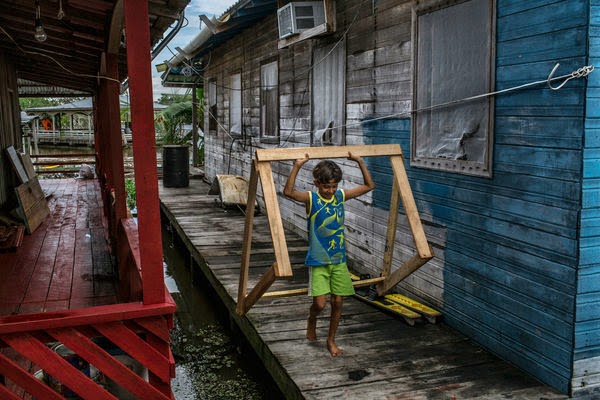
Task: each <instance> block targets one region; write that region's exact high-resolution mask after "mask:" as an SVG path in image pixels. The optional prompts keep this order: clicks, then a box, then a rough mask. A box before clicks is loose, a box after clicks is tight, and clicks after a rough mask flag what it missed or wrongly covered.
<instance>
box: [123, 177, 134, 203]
mask: <svg viewBox="0 0 600 400" xmlns="http://www.w3.org/2000/svg"><path fill="white" fill-rule="evenodd" d="M125 192H127V197H126V199H125V201H126V202H127V207H129V209H130V210H134V209H135V208H136V198H135V181H134V180H133V179H131V178H127V179H125Z"/></svg>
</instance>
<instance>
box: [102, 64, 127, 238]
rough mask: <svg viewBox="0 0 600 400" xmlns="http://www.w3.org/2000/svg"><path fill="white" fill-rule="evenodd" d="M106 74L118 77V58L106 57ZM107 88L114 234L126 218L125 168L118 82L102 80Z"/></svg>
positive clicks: (105, 114) (107, 131)
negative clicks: (120, 222)
mask: <svg viewBox="0 0 600 400" xmlns="http://www.w3.org/2000/svg"><path fill="white" fill-rule="evenodd" d="M106 72H107V74H108V76H110V77H111V78H113V79H115V80H116V79H118V77H119V67H118V56H117V55H116V54H107V55H106ZM104 81H105V85H106V86H107V90H106V95H107V98H106V104H107V106H108V107H107V110H105V111H104V112H103V115H104V118H105V119H106V120H107V121H106V128H107V130H106V134H107V142H108V148H109V152H108V153H109V154H107V156H108V165H107V168H109V169H110V174H111V176H112V179H111V186H112V188H113V189H114V191H115V204H114V209H115V219H116V221H114V222H115V232H116V224H117V222H118V221H119V220H121V219H122V218H125V217H127V202H126V198H127V194H126V193H125V167H124V166H123V151H122V146H121V142H122V141H121V112H120V105H121V102H120V101H119V91H120V86H121V85H120V84H119V82H118V81H109V80H106V79H105V80H104Z"/></svg>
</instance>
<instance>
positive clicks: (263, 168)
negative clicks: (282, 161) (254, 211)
mask: <svg viewBox="0 0 600 400" xmlns="http://www.w3.org/2000/svg"><path fill="white" fill-rule="evenodd" d="M257 168H258V174H259V176H260V182H261V184H262V189H263V196H264V198H265V209H266V212H267V219H268V220H269V227H270V231H271V239H272V241H273V250H274V251H275V260H276V261H277V262H276V263H275V264H276V268H275V276H276V277H278V278H281V277H289V276H292V266H291V264H290V256H289V254H288V250H287V243H286V242H285V231H284V229H283V223H282V222H281V212H280V211H279V202H278V201H277V191H276V190H275V183H274V182H273V173H272V171H271V164H270V163H265V162H259V163H257Z"/></svg>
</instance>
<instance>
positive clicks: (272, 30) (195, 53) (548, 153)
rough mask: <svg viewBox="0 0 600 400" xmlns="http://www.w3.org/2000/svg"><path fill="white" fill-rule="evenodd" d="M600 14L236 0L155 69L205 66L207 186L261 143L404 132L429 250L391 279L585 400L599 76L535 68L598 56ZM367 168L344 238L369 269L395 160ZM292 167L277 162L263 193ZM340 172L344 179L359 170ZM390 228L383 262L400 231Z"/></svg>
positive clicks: (531, 7)
mask: <svg viewBox="0 0 600 400" xmlns="http://www.w3.org/2000/svg"><path fill="white" fill-rule="evenodd" d="M277 4H279V5H280V10H281V11H280V13H279V20H278V10H277ZM297 7H299V8H297ZM302 7H304V8H302ZM284 8H285V10H284ZM302 15H304V17H302ZM599 17H600V5H599V4H598V3H597V2H596V1H584V0H576V1H536V2H525V1H509V2H506V1H495V0H467V1H454V0H452V1H445V0H444V1H438V0H427V1H403V2H397V1H387V0H384V1H376V2H371V1H362V0H350V1H343V2H342V1H337V2H336V1H334V0H324V2H321V1H317V2H309V3H293V2H292V3H291V4H285V5H282V4H281V3H276V2H275V1H259V2H247V1H240V2H238V3H237V4H236V5H234V6H232V7H231V9H229V10H228V11H227V12H226V13H225V14H223V16H222V17H221V18H219V19H215V20H212V21H208V22H209V24H208V25H207V26H206V27H205V28H204V30H203V31H202V32H201V33H200V34H199V35H198V37H196V38H195V39H194V40H192V41H191V42H190V44H189V45H188V46H186V47H185V48H184V49H182V51H181V54H178V55H177V56H176V57H173V59H171V60H170V66H171V67H172V71H176V70H177V69H178V68H179V69H182V68H183V69H185V70H186V73H187V74H188V75H190V76H192V78H191V79H198V76H200V75H201V76H202V77H204V80H203V83H204V93H205V104H204V110H205V123H204V132H205V145H206V149H207V151H206V153H205V154H206V156H205V157H206V158H205V168H206V175H207V177H208V178H209V179H212V178H213V177H214V176H215V175H216V174H221V173H231V174H239V175H244V176H248V175H249V170H250V162H251V160H252V158H253V154H254V149H256V148H277V147H294V146H322V145H336V144H348V145H351V144H385V143H399V144H400V145H401V146H402V149H403V152H404V154H405V164H406V168H407V171H408V174H409V179H410V183H411V186H412V189H413V192H414V195H415V198H416V201H417V206H418V208H419V211H420V215H421V217H422V220H423V223H424V225H425V229H426V232H427V235H428V238H429V240H430V242H431V244H432V246H433V247H434V250H435V254H436V257H435V258H434V259H433V260H432V261H430V262H429V263H428V264H426V265H425V266H423V267H422V268H421V269H420V270H418V271H417V272H416V273H414V274H412V275H411V276H410V277H409V278H407V279H406V280H405V281H403V282H401V283H400V284H399V285H398V288H397V289H398V290H399V291H403V292H407V293H409V294H411V295H413V296H417V297H419V298H421V299H423V300H425V301H427V302H429V303H431V304H433V305H435V306H437V307H440V308H441V309H443V311H444V314H445V321H446V323H447V324H449V325H450V326H452V327H454V328H457V329H458V330H460V331H461V332H463V333H465V334H467V335H468V336H470V337H471V338H473V339H474V340H475V341H477V342H478V343H480V344H481V345H483V346H484V347H486V348H487V349H489V350H491V351H492V352H494V353H496V354H498V355H499V356H501V357H502V358H504V359H506V360H508V361H510V362H512V363H514V364H516V365H518V366H520V367H521V368H523V369H524V370H526V371H528V372H529V373H531V374H532V375H534V376H535V377H537V378H538V379H540V380H541V381H543V382H545V383H547V384H550V385H552V386H554V387H555V388H557V389H559V390H561V391H562V392H564V393H570V394H572V395H582V394H586V393H598V392H599V391H600V284H599V282H600V230H599V229H598V227H599V226H600V204H599V201H598V199H599V197H600V162H599V160H600V140H599V129H598V126H599V122H598V121H599V119H598V110H599V108H598V97H599V95H598V93H599V83H600V75H599V73H598V72H594V73H592V74H591V75H589V77H588V78H583V79H581V78H578V79H572V80H570V81H568V82H567V83H566V84H565V85H564V87H562V88H561V89H560V90H552V89H551V88H550V87H549V85H547V84H546V83H545V82H543V81H544V80H545V79H546V78H547V77H548V75H549V73H550V72H551V71H552V69H553V67H554V66H555V64H556V63H560V67H559V68H558V70H557V71H555V74H554V76H557V75H564V74H568V73H570V72H571V71H575V70H577V69H578V68H580V67H582V66H585V65H587V64H594V63H596V62H597V61H598V55H599V54H598V51H599V49H600V47H599V40H598V38H599V36H598V32H599V26H598V21H600V19H599ZM303 18H304V19H303ZM303 24H304V25H303ZM588 72H589V71H588ZM166 75H168V73H166ZM194 75H196V76H194ZM538 81H540V82H541V83H538V84H533V85H527V84H528V83H532V82H538ZM550 84H551V85H552V86H553V87H555V88H556V87H558V86H559V85H560V84H561V81H552V82H550ZM520 85H525V86H524V87H523V88H520V89H518V90H514V91H508V92H506V93H500V94H497V95H490V96H483V97H478V98H476V99H469V100H467V101H464V100H463V99H468V98H470V97H471V96H476V95H480V94H486V93H490V92H494V91H499V90H503V89H508V88H512V87H517V86H520ZM329 125H330V126H331V127H332V129H330V130H324V128H326V127H327V126H329ZM341 162H342V163H344V161H343V160H341ZM368 162H369V167H370V169H371V171H372V172H373V174H374V178H375V180H376V184H377V189H376V190H375V191H374V192H373V193H372V195H370V196H367V197H365V198H364V199H361V200H360V201H353V202H351V203H350V204H348V210H347V212H348V214H347V215H348V216H347V221H348V226H349V230H350V234H349V235H348V236H349V239H348V248H349V252H350V255H351V257H352V261H353V267H354V268H355V269H356V270H358V271H360V272H362V273H371V274H375V273H378V271H379V270H380V265H381V263H382V255H383V254H384V243H385V229H384V227H385V226H386V220H385V216H386V211H387V210H386V208H387V207H388V204H389V192H390V188H391V179H390V172H391V169H390V166H389V164H388V163H387V160H380V159H375V158H373V159H371V158H370V159H368ZM290 168H291V165H290V163H285V162H283V163H273V170H274V175H275V181H276V185H277V188H278V189H282V188H283V184H284V182H285V179H286V176H287V174H288V173H289V171H290ZM309 169H310V168H307V169H306V170H303V171H302V172H301V175H300V178H299V179H300V182H299V185H300V187H303V188H305V189H307V190H308V189H309V188H310V187H311V184H312V178H311V176H310V175H309ZM345 171H346V181H345V182H342V186H343V185H346V184H348V185H352V183H353V182H354V181H355V180H356V179H357V178H358V177H359V176H360V174H359V172H358V171H357V170H353V169H351V166H350V164H348V165H347V166H346V167H345ZM279 200H280V204H281V213H282V218H283V219H284V223H285V224H286V225H287V226H291V227H293V228H294V229H295V230H297V231H298V232H300V233H302V232H303V231H304V229H305V222H304V215H303V214H304V213H303V211H302V209H301V207H300V206H298V205H296V204H294V203H292V202H290V201H289V200H287V199H285V198H283V197H281V198H280V199H279ZM401 220H402V218H401ZM396 240H397V243H396V248H397V249H399V250H398V251H396V254H395V261H396V264H398V261H399V260H402V261H403V260H405V259H406V258H407V257H409V256H410V254H412V252H413V249H412V247H413V243H412V239H411V237H410V235H409V234H408V231H407V230H406V229H399V230H398V233H397V239H396Z"/></svg>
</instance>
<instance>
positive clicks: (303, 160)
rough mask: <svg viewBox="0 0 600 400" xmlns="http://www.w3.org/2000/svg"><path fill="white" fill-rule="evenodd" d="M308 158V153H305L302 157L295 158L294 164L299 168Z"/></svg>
mask: <svg viewBox="0 0 600 400" xmlns="http://www.w3.org/2000/svg"><path fill="white" fill-rule="evenodd" d="M308 160H309V157H308V153H306V154H305V155H304V158H299V159H297V160H296V162H295V165H296V166H297V167H298V168H300V167H302V166H303V165H304V164H306V163H307V162H308Z"/></svg>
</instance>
